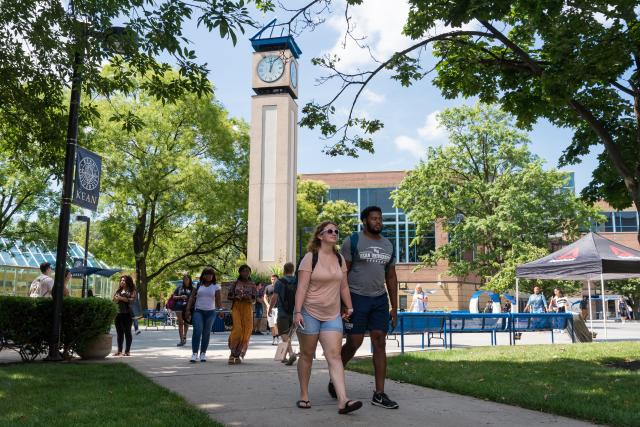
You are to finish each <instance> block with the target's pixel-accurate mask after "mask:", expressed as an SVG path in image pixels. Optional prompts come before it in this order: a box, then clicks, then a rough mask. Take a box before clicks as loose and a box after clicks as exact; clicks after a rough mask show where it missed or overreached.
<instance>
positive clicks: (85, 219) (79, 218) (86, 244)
mask: <svg viewBox="0 0 640 427" xmlns="http://www.w3.org/2000/svg"><path fill="white" fill-rule="evenodd" d="M76 220H77V221H82V222H85V223H87V229H86V231H85V235H84V261H83V263H82V266H83V267H84V268H85V269H86V268H87V257H88V255H89V226H90V224H91V218H89V217H88V216H84V215H78V216H76ZM86 297H87V272H86V271H85V272H84V273H83V274H82V298H86Z"/></svg>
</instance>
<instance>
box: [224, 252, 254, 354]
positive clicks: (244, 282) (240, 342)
mask: <svg viewBox="0 0 640 427" xmlns="http://www.w3.org/2000/svg"><path fill="white" fill-rule="evenodd" d="M238 274H239V276H238V280H236V281H235V282H234V283H233V284H232V285H231V286H230V287H229V293H228V298H229V299H230V300H231V301H233V303H232V305H231V318H232V319H233V326H232V327H231V334H230V335H229V350H230V351H231V354H230V355H229V365H235V364H239V363H242V359H244V356H245V354H246V353H247V349H248V348H249V340H250V339H251V333H252V331H253V306H254V304H255V301H256V297H257V294H258V287H257V285H256V284H255V283H254V282H252V281H251V279H250V278H249V277H250V276H251V268H250V267H249V266H248V265H246V264H244V265H241V266H240V268H239V269H238Z"/></svg>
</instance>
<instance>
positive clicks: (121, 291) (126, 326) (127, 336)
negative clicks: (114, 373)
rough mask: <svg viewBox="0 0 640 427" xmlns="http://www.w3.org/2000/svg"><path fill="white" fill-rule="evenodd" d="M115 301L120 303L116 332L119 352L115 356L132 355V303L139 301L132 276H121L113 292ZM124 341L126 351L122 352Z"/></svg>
mask: <svg viewBox="0 0 640 427" xmlns="http://www.w3.org/2000/svg"><path fill="white" fill-rule="evenodd" d="M112 301H113V302H116V303H118V314H116V321H115V323H116V333H117V336H118V338H117V339H118V352H117V353H115V354H114V356H122V355H124V356H130V351H131V342H132V341H133V337H132V335H131V324H132V323H133V315H134V314H135V313H134V312H133V311H132V308H131V304H133V303H135V302H137V301H138V292H137V291H136V286H135V285H134V283H133V279H132V278H131V276H127V275H125V276H122V277H120V282H119V283H118V290H116V292H115V293H114V294H113V298H112ZM123 341H124V342H125V343H126V346H125V349H124V353H123V352H122V344H123Z"/></svg>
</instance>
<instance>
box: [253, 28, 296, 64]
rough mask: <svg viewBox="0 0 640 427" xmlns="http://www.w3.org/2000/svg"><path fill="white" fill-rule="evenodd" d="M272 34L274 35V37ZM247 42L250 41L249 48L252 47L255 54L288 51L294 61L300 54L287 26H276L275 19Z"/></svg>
mask: <svg viewBox="0 0 640 427" xmlns="http://www.w3.org/2000/svg"><path fill="white" fill-rule="evenodd" d="M285 31H286V34H285ZM274 32H275V33H276V35H275V36H274ZM278 33H279V34H278ZM249 40H251V46H253V49H254V50H255V51H256V52H264V51H271V50H279V49H289V50H290V51H291V53H292V54H293V56H294V57H295V58H296V59H298V58H299V57H300V55H301V54H302V51H301V50H300V47H298V44H297V43H296V41H295V40H294V38H293V36H292V35H291V31H290V29H289V25H288V24H276V20H275V19H274V20H273V21H271V22H269V23H268V24H267V25H265V26H264V27H263V28H262V29H261V30H260V31H258V32H257V33H256V35H254V36H253V37H251V38H250V39H249Z"/></svg>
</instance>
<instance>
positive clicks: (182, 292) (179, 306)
mask: <svg viewBox="0 0 640 427" xmlns="http://www.w3.org/2000/svg"><path fill="white" fill-rule="evenodd" d="M192 293H193V280H191V276H189V275H188V274H185V275H184V276H183V277H182V284H181V285H180V286H178V287H177V288H176V290H175V291H173V295H172V296H171V298H173V308H172V309H173V311H175V312H176V319H177V320H178V334H179V335H180V342H178V344H177V346H178V347H182V346H183V345H185V344H186V343H187V332H188V331H189V324H188V323H187V322H186V321H185V319H184V317H185V316H184V313H185V310H186V309H187V304H188V303H189V298H191V294H192ZM167 305H169V304H168V303H167Z"/></svg>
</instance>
